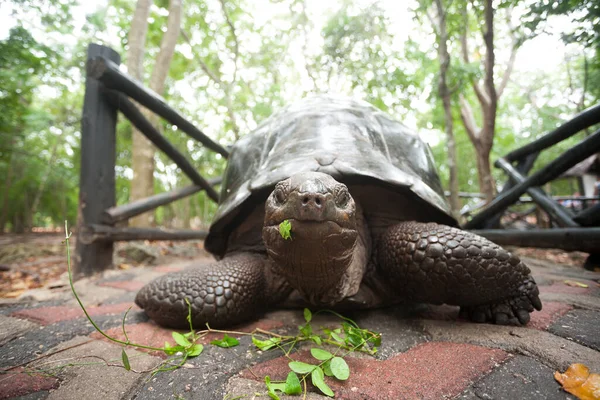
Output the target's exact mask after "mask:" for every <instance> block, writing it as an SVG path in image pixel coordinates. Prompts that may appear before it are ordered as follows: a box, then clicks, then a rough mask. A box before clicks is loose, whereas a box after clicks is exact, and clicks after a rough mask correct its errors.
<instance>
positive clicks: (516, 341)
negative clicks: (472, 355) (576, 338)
mask: <svg viewBox="0 0 600 400" xmlns="http://www.w3.org/2000/svg"><path fill="white" fill-rule="evenodd" d="M421 323H422V324H423V326H424V329H425V332H427V333H428V334H429V335H431V339H432V340H434V341H448V342H456V343H471V344H477V345H480V346H486V347H492V348H497V349H502V350H505V351H508V352H511V353H518V354H527V355H529V356H532V357H535V358H536V359H538V360H539V361H540V362H542V363H543V364H545V365H547V366H549V367H551V368H558V369H560V370H561V371H564V370H565V369H567V368H568V366H569V365H571V364H572V363H582V364H585V365H587V366H588V367H589V368H590V369H591V370H592V371H598V370H600V356H599V355H598V352H597V351H596V350H594V349H591V348H589V347H586V346H582V345H580V344H578V343H575V342H572V341H570V340H566V339H564V338H562V337H559V336H555V335H553V334H551V333H549V332H544V331H538V330H536V329H528V328H520V327H510V326H498V325H489V324H472V323H461V322H447V321H422V322H421Z"/></svg>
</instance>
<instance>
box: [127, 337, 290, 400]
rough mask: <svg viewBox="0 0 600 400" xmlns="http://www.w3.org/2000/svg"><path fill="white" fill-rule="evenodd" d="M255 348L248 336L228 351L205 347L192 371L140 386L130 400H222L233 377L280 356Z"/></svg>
mask: <svg viewBox="0 0 600 400" xmlns="http://www.w3.org/2000/svg"><path fill="white" fill-rule="evenodd" d="M252 348H253V346H252V340H251V339H250V337H248V336H245V337H243V338H241V339H240V345H239V346H236V347H232V348H229V349H222V348H219V347H216V346H205V347H204V351H203V352H202V354H201V355H200V356H198V357H196V358H192V359H190V360H188V364H189V367H190V368H179V369H177V370H174V371H172V372H169V373H161V374H158V375H156V376H154V377H153V378H151V379H150V380H149V381H144V382H141V385H140V386H138V387H137V388H135V390H132V391H131V392H130V397H128V398H131V399H139V400H142V399H143V400H146V399H149V400H152V399H172V398H178V397H177V396H181V397H183V398H185V399H186V400H195V399H198V400H213V399H214V400H222V399H223V397H224V396H225V392H226V385H227V382H228V381H229V379H230V378H231V377H233V376H237V375H238V372H239V371H241V370H243V369H244V368H247V367H249V366H251V365H253V364H255V363H259V362H264V361H267V360H270V359H272V358H274V357H279V356H280V355H281V352H280V351H277V350H274V351H265V352H262V351H258V350H254V349H252ZM250 349H252V350H250ZM296 398H297V397H296Z"/></svg>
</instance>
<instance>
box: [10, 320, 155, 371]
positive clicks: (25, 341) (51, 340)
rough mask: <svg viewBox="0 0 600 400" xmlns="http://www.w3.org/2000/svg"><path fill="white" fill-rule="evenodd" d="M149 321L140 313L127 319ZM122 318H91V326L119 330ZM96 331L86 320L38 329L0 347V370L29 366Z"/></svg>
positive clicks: (133, 321)
mask: <svg viewBox="0 0 600 400" xmlns="http://www.w3.org/2000/svg"><path fill="white" fill-rule="evenodd" d="M147 320H148V317H147V316H146V314H144V313H143V312H140V311H138V312H132V313H130V314H129V315H128V316H127V321H129V322H130V323H139V322H145V321H147ZM121 321H122V316H121V315H101V316H97V317H94V322H96V324H97V325H98V326H99V327H100V328H101V329H104V330H107V329H110V328H112V327H116V326H121ZM93 331H95V329H94V327H93V326H92V324H90V323H89V321H88V320H87V319H85V318H78V319H75V320H70V321H62V322H59V323H56V324H52V325H46V326H40V327H39V328H37V329H33V330H30V331H28V332H27V333H25V334H24V335H22V336H20V337H18V338H16V339H14V340H11V341H10V342H8V343H6V344H5V345H4V346H2V347H0V367H9V366H13V365H17V364H21V363H23V362H28V361H31V360H33V359H35V358H36V357H38V356H39V355H40V354H42V353H43V352H45V351H47V350H48V349H49V348H52V347H54V346H56V345H58V344H59V343H62V342H65V341H67V340H70V339H72V338H74V337H75V336H87V335H89V334H90V333H92V332H93Z"/></svg>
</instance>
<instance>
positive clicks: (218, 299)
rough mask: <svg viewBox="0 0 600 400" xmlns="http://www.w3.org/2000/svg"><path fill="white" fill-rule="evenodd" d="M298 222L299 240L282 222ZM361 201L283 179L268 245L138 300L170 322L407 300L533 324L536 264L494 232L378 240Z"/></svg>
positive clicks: (401, 233)
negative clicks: (284, 307) (283, 230)
mask: <svg viewBox="0 0 600 400" xmlns="http://www.w3.org/2000/svg"><path fill="white" fill-rule="evenodd" d="M285 220H288V221H290V222H291V226H292V231H291V236H292V238H291V240H286V239H284V238H283V237H282V235H281V234H280V232H279V224H280V223H281V222H283V221H285ZM371 236H372V235H371V233H370V231H369V227H368V225H367V222H366V221H365V218H364V217H363V212H362V210H361V209H360V205H359V204H357V203H356V202H355V200H354V199H353V197H352V194H351V193H349V191H348V188H347V187H346V186H345V185H344V184H342V183H340V182H337V181H336V180H335V179H333V178H332V177H331V176H329V175H327V174H323V173H319V172H303V173H299V174H296V175H293V176H291V177H290V178H288V179H285V180H283V181H281V182H279V183H278V184H277V185H276V186H275V189H274V190H273V192H272V193H271V195H270V196H269V197H268V199H267V200H266V203H265V219H264V225H263V228H262V238H263V242H264V251H256V249H252V250H248V251H239V250H238V251H236V252H234V253H232V254H226V255H225V257H224V258H223V259H222V260H221V261H218V262H216V263H213V264H210V265H204V266H200V267H196V268H193V269H189V270H186V271H183V272H180V273H174V274H168V275H166V276H164V277H161V278H158V279H157V280H155V281H153V282H151V283H150V284H148V285H146V286H145V287H144V288H142V290H140V292H139V293H138V295H137V297H136V303H137V304H138V305H139V306H140V307H142V308H143V309H144V310H145V311H146V313H148V315H149V316H150V318H152V319H154V320H155V321H156V322H158V323H159V324H161V325H165V326H170V327H176V328H177V327H185V326H186V325H187V321H186V316H187V306H186V304H185V302H184V298H188V299H189V300H190V303H191V304H192V321H193V324H194V325H195V326H197V327H200V326H203V325H204V324H206V323H209V324H210V325H211V326H213V327H219V326H227V325H233V324H236V323H239V322H242V321H244V320H247V319H250V318H253V317H255V316H256V315H257V313H258V312H260V310H263V309H265V308H269V307H276V306H277V305H278V304H286V303H290V302H294V304H298V302H297V301H295V299H297V298H300V299H301V302H302V303H303V304H305V305H315V306H327V307H334V308H335V307H336V306H339V305H344V304H345V305H348V304H349V305H351V306H356V307H361V308H366V307H376V306H382V305H386V304H395V303H400V302H425V303H432V304H442V303H446V304H452V305H458V306H461V314H462V315H463V316H465V317H467V318H469V319H471V320H473V321H476V322H492V323H498V324H526V323H527V322H528V321H529V314H530V313H531V312H532V311H533V310H534V309H537V310H541V308H542V304H541V302H540V299H539V296H538V295H539V291H538V288H537V286H536V284H535V281H534V280H533V278H532V277H531V275H530V270H529V268H527V267H526V266H525V265H524V264H523V263H522V262H521V261H520V260H519V259H518V258H517V257H515V256H512V255H511V254H510V253H508V252H507V251H506V250H504V249H502V248H501V247H500V246H497V245H495V244H494V243H491V242H490V241H488V240H487V239H485V238H482V237H480V236H477V235H474V234H472V233H469V232H464V231H461V230H460V229H456V228H452V227H449V226H445V225H440V224H437V223H421V222H414V221H406V222H400V223H397V224H393V225H392V226H390V227H389V228H388V229H387V230H386V231H385V232H383V233H382V234H380V235H378V236H377V237H371Z"/></svg>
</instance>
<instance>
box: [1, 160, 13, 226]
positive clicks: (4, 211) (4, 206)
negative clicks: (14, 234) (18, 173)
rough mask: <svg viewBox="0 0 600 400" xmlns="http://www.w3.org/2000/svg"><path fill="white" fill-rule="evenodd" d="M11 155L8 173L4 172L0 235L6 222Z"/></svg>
mask: <svg viewBox="0 0 600 400" xmlns="http://www.w3.org/2000/svg"><path fill="white" fill-rule="evenodd" d="M13 159H14V157H13V154H12V153H11V154H10V157H9V159H8V171H7V172H6V181H5V183H4V192H3V194H2V196H3V198H2V215H0V234H1V233H4V227H5V226H6V221H7V219H8V199H9V197H8V192H9V191H10V186H11V184H12V175H13Z"/></svg>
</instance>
